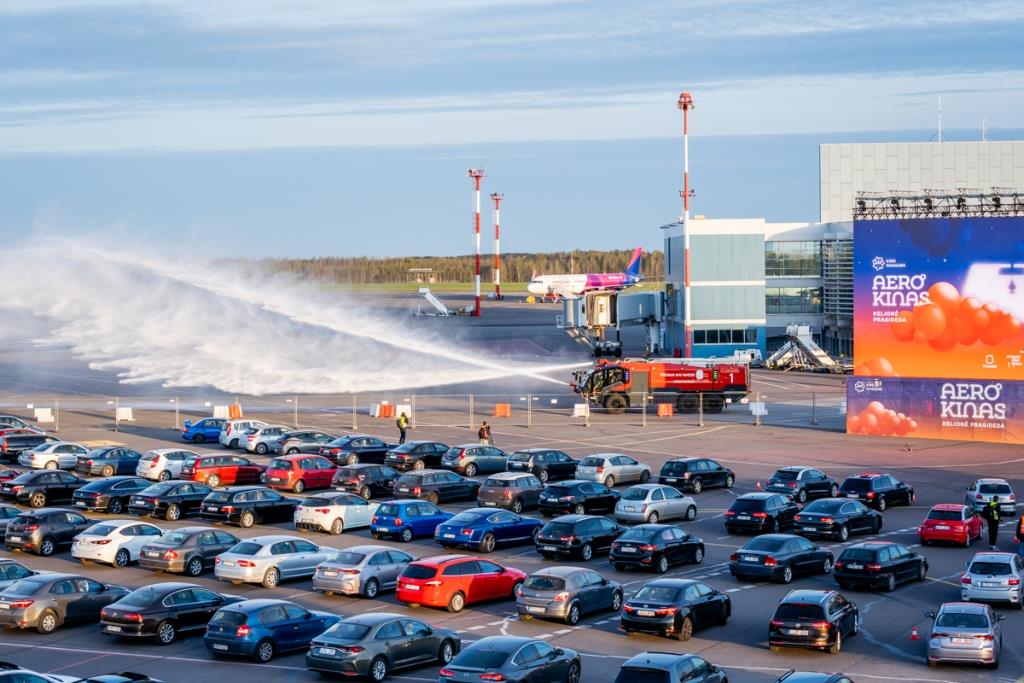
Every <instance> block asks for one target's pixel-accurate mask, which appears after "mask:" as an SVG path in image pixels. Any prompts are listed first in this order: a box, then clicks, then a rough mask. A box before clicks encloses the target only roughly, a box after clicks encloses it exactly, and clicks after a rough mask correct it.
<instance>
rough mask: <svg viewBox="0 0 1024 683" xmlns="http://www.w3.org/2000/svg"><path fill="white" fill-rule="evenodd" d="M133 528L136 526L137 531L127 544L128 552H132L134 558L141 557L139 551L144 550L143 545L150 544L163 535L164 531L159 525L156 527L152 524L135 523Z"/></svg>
mask: <svg viewBox="0 0 1024 683" xmlns="http://www.w3.org/2000/svg"><path fill="white" fill-rule="evenodd" d="M131 528H134V530H135V533H134V534H133V535H132V537H131V538H130V539H129V540H128V542H127V543H126V544H125V547H127V548H128V552H129V553H131V557H132V559H133V560H137V559H139V553H141V552H142V546H144V545H149V544H150V543H152V542H153V541H154V540H155V539H157V538H159V537H160V536H163V532H162V531H161V530H160V528H159V527H155V526H153V525H152V524H134V525H132V527H131Z"/></svg>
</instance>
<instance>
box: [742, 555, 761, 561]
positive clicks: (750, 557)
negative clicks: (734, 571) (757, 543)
mask: <svg viewBox="0 0 1024 683" xmlns="http://www.w3.org/2000/svg"><path fill="white" fill-rule="evenodd" d="M743 561H744V562H757V561H758V558H757V556H756V555H744V556H743Z"/></svg>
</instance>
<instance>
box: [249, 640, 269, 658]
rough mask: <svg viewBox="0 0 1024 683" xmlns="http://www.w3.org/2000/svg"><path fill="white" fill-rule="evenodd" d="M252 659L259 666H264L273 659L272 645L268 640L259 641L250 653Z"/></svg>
mask: <svg viewBox="0 0 1024 683" xmlns="http://www.w3.org/2000/svg"><path fill="white" fill-rule="evenodd" d="M252 658H253V659H255V660H256V661H257V662H259V663H260V664H266V663H267V662H269V661H270V660H271V659H273V658H274V644H273V643H272V642H270V641H269V640H261V641H260V642H259V643H258V644H257V645H256V650H255V651H254V652H253V653H252Z"/></svg>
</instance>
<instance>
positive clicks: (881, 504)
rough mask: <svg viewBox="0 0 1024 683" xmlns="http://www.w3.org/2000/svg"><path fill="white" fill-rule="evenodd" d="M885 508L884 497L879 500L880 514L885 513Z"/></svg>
mask: <svg viewBox="0 0 1024 683" xmlns="http://www.w3.org/2000/svg"><path fill="white" fill-rule="evenodd" d="M885 508H886V503H885V497H884V496H883V497H882V498H879V499H878V511H879V512H885Z"/></svg>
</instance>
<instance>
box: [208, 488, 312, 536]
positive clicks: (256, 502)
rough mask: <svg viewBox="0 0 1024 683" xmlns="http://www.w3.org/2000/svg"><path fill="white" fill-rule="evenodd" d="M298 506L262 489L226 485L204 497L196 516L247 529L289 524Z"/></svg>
mask: <svg viewBox="0 0 1024 683" xmlns="http://www.w3.org/2000/svg"><path fill="white" fill-rule="evenodd" d="M298 504H299V501H298V500H296V499H294V498H285V497H284V496H282V495H281V494H280V493H278V492H277V491H272V490H271V489H268V488H266V487H265V486H227V487H225V488H222V489H217V490H216V491H213V492H212V493H210V495H208V496H206V498H205V499H204V500H203V504H202V506H201V507H200V509H199V516H200V517H202V518H203V519H205V520H208V521H211V522H225V523H227V524H237V525H239V526H241V527H244V528H246V529H248V528H249V527H251V526H252V525H253V524H264V523H267V522H290V521H292V517H293V516H294V513H295V508H296V506H297V505H298Z"/></svg>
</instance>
